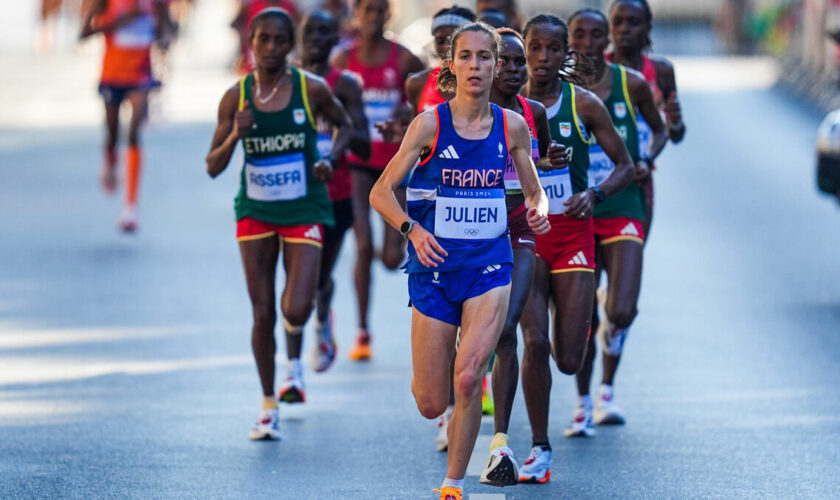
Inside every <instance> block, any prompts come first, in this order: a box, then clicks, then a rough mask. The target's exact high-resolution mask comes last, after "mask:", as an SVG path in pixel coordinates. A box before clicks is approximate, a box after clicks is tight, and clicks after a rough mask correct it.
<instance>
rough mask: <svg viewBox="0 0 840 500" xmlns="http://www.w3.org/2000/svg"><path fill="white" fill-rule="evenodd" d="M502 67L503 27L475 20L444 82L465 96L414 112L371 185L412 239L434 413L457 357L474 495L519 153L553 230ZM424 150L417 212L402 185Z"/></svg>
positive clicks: (456, 454)
mask: <svg viewBox="0 0 840 500" xmlns="http://www.w3.org/2000/svg"><path fill="white" fill-rule="evenodd" d="M498 67H499V35H498V34H497V33H495V32H494V31H493V29H492V28H490V27H488V26H487V25H485V24H482V23H470V24H467V25H465V26H463V27H461V28H459V29H458V30H457V31H455V33H454V34H453V36H452V46H451V48H450V53H449V58H448V59H447V61H446V62H445V63H444V66H443V70H442V71H441V74H440V76H439V77H438V85H439V86H440V87H441V88H442V89H444V90H451V89H452V88H453V87H454V89H455V97H454V98H453V99H452V100H451V101H449V102H447V103H443V104H440V105H438V106H437V107H435V108H434V109H430V110H427V111H425V112H423V113H421V114H420V115H419V116H417V117H416V118H415V119H414V121H413V122H412V123H411V125H410V126H409V129H408V132H407V133H406V136H405V139H404V140H403V142H402V145H401V146H400V150H399V152H398V153H397V154H396V155H395V156H394V158H393V159H392V160H391V161H390V162H389V164H388V166H387V168H386V169H385V171H384V172H383V174H382V177H381V178H380V179H379V181H378V182H377V183H376V185H375V186H374V188H373V190H372V191H371V195H370V203H371V206H372V207H373V208H374V209H376V210H377V211H378V212H379V213H380V214H382V216H383V217H384V218H385V220H386V221H387V222H388V223H389V224H391V225H392V226H393V227H395V228H399V229H400V231H401V232H402V234H403V235H404V236H405V237H406V238H408V239H409V240H410V244H409V246H408V252H409V261H408V264H407V265H406V268H407V272H408V274H409V278H408V289H409V296H410V297H411V303H412V321H411V343H412V361H413V363H412V364H413V377H412V384H411V385H412V391H413V393H414V399H415V401H416V402H417V407H418V409H419V410H420V413H421V414H422V415H423V416H424V417H426V418H430V419H431V418H437V417H438V416H439V415H440V414H441V413H443V411H444V410H445V409H446V405H447V403H448V401H449V384H450V366H451V363H454V386H455V411H454V412H453V415H452V421H451V423H450V427H449V454H448V457H447V460H448V469H447V475H446V480H445V481H444V483H443V485H442V487H441V489H440V492H441V499H457V500H460V499H461V498H462V488H463V478H464V474H465V472H466V468H467V463H468V462H469V458H470V454H471V453H472V450H473V447H474V446H475V439H476V437H477V435H478V428H479V425H480V423H481V380H482V376H483V372H484V370H485V367H486V366H487V362H488V361H489V359H490V354H491V353H492V352H493V350H494V349H495V347H496V344H497V343H498V339H499V335H500V333H501V330H502V327H503V325H504V320H505V316H506V314H507V308H508V301H509V299H510V275H511V264H512V262H513V252H512V251H511V245H510V239H509V237H508V230H507V210H506V207H505V189H504V181H503V178H504V171H505V166H506V163H507V157H508V154H510V155H511V156H512V157H513V161H514V166H515V168H516V171H517V174H518V176H519V180H520V183H521V187H522V191H523V193H524V195H525V199H526V201H527V203H528V206H529V207H531V208H530V209H529V210H528V215H527V220H528V224H529V226H530V227H531V228H532V229H533V230H534V232H535V233H538V234H542V233H545V232H547V231H548V230H549V229H550V226H549V224H548V220H547V218H546V214H547V211H548V200H547V199H546V197H545V193H544V192H543V190H542V188H541V187H540V185H539V181H538V180H537V174H536V169H535V167H534V164H533V161H532V160H531V136H530V133H529V131H528V126H527V125H526V123H525V120H524V119H523V118H522V117H521V116H520V115H519V114H517V113H516V112H514V111H509V110H504V109H502V108H499V107H498V106H496V105H493V104H490V103H489V96H490V88H491V85H492V82H493V76H494V74H495V72H496V71H497V70H498ZM418 157H420V162H419V163H418V166H417V168H416V170H415V171H414V173H413V174H412V176H411V179H410V180H409V184H408V190H407V200H408V203H407V205H408V206H407V208H408V213H406V212H405V211H403V209H402V208H401V207H400V204H399V202H398V201H397V198H396V197H395V196H394V192H395V190H396V189H397V188H398V187H399V184H400V181H401V180H402V179H403V178H404V177H405V176H406V175H407V174H408V173H409V171H410V170H411V168H412V167H413V166H414V164H415V162H416V160H417V158H418ZM459 326H460V327H461V336H460V345H459V347H458V350H457V353H456V351H455V337H456V332H457V330H458V327H459ZM495 451H496V453H495V454H494V455H493V456H492V457H491V460H496V461H500V462H505V463H506V464H507V466H509V467H512V468H513V469H514V470H513V471H512V472H513V474H514V475H516V474H517V471H516V470H515V467H516V465H515V463H514V462H513V461H512V460H510V459H509V456H508V455H510V449H508V448H499V449H497V450H495ZM496 469H497V470H498V471H500V472H501V471H503V470H504V469H505V467H496Z"/></svg>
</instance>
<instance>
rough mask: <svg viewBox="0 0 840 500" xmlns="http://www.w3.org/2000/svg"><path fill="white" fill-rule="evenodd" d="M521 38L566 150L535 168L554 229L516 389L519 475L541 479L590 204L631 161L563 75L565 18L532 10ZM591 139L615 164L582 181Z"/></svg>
mask: <svg viewBox="0 0 840 500" xmlns="http://www.w3.org/2000/svg"><path fill="white" fill-rule="evenodd" d="M525 43H526V54H527V62H528V72H529V80H528V85H527V87H526V88H525V91H524V92H523V93H524V94H526V95H528V96H529V97H530V98H532V99H536V100H538V101H540V102H541V103H542V104H543V105H545V106H546V114H547V116H548V124H549V132H550V134H551V138H552V140H553V141H555V142H557V143H558V144H560V145H562V146H564V147H565V148H566V150H567V151H569V153H570V154H569V156H570V158H569V167H568V168H564V169H554V170H550V171H541V172H540V182H541V183H542V186H543V189H545V191H546V194H547V195H548V197H549V204H550V208H549V220H550V221H551V225H552V229H551V231H550V232H549V233H548V234H546V235H538V236H537V255H538V256H539V257H540V258H539V259H537V261H536V272H535V274H534V285H533V286H532V288H531V295H530V297H529V298H528V302H527V304H526V306H525V311H524V313H523V315H522V332H523V337H524V339H525V351H524V356H523V360H522V390H523V393H524V394H525V404H526V407H527V409H528V418H529V420H530V423H531V433H532V440H533V442H532V448H531V452H530V455H529V456H528V459H527V460H526V461H525V463H524V464H523V466H522V469H521V471H520V478H519V479H520V481H523V482H536V483H545V482H547V481H549V480H550V478H551V471H550V466H551V445H550V443H549V440H548V408H549V401H550V394H551V367H550V365H549V356H550V355H551V354H553V356H554V360H555V362H556V363H557V367H558V368H559V369H560V371H561V372H563V373H566V374H569V375H571V374H574V373H576V372H577V371H578V370H579V369H580V367H581V365H582V363H583V357H584V351H585V348H586V339H587V336H588V335H589V327H590V325H589V322H590V318H591V316H592V297H593V295H594V291H595V288H594V287H595V285H594V281H593V278H592V273H593V268H594V265H595V241H594V229H593V223H592V212H593V208H594V206H595V204H597V203H600V202H602V201H603V200H605V199H606V198H607V197H609V196H612V195H615V194H616V193H618V192H620V191H621V190H622V189H623V188H624V187H625V186H627V184H628V183H629V182H631V180H632V168H633V164H632V160H631V159H630V155H629V153H628V152H627V150H626V148H625V147H624V144H623V143H622V141H621V137H619V135H618V133H617V131H616V130H615V128H614V127H613V125H612V122H611V120H610V117H609V114H608V113H607V110H606V109H605V108H604V105H603V104H602V103H601V101H600V100H599V99H598V98H597V96H595V95H593V94H591V93H590V92H587V91H586V90H584V89H582V88H580V87H578V86H576V85H574V84H573V83H571V82H570V81H568V80H570V79H572V80H574V78H573V77H571V76H570V75H569V70H570V68H571V67H573V66H574V67H576V68H578V69H579V68H580V67H581V65H582V63H581V60H580V58H579V57H578V54H576V53H574V52H570V51H569V45H568V43H569V42H568V28H567V26H566V23H564V22H563V20H561V19H560V18H558V17H556V16H553V15H539V16H536V17H534V18H532V19H530V20H529V21H528V23H527V24H526V25H525ZM596 139H597V140H598V141H599V142H600V143H601V144H602V145H603V148H604V150H605V151H607V152H608V154H609V157H610V158H611V159H613V160H614V163H615V164H616V169H615V171H614V172H613V173H612V175H610V176H608V177H607V178H605V179H604V180H603V181H602V182H600V183H598V185H595V186H592V187H591V188H587V169H588V167H589V148H590V144H591V143H593V142H594V141H595V140H596ZM552 308H553V309H554V318H553V322H552V323H553V325H552V328H551V329H550V330H549V314H548V311H549V309H552ZM549 331H550V332H551V333H550V334H549ZM552 346H553V352H552Z"/></svg>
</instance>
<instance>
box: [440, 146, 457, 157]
mask: <svg viewBox="0 0 840 500" xmlns="http://www.w3.org/2000/svg"><path fill="white" fill-rule="evenodd" d="M438 158H446V159H448V160H460V159H461V157H460V156H458V153H456V152H455V148H453V147H452V144H450V145H449V146H447V147H446V149H444V150H443V152H442V153H441V154H439V155H438Z"/></svg>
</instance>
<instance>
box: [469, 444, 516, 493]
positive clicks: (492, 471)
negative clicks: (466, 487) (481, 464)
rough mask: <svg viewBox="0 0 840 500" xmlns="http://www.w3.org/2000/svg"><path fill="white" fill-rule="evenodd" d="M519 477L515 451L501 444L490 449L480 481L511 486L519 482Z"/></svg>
mask: <svg viewBox="0 0 840 500" xmlns="http://www.w3.org/2000/svg"><path fill="white" fill-rule="evenodd" d="M518 478H519V467H518V466H517V465H516V460H515V459H514V458H513V451H512V450H511V449H510V448H508V447H507V446H500V447H498V448H495V449H493V450H490V459H489V460H488V461H487V468H485V469H484V472H482V473H481V477H480V478H479V479H478V482H479V483H483V484H490V485H493V486H511V485H514V484H516V483H517V482H519V481H518Z"/></svg>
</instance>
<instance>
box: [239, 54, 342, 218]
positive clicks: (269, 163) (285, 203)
mask: <svg viewBox="0 0 840 500" xmlns="http://www.w3.org/2000/svg"><path fill="white" fill-rule="evenodd" d="M289 69H290V70H291V76H292V96H291V98H290V100H289V104H288V106H286V107H285V108H284V109H282V110H280V111H275V112H264V111H260V110H259V109H257V108H256V106H254V104H253V99H252V96H251V86H252V83H253V80H254V75H253V73H251V74H249V75H248V76H246V77H245V78H243V79H242V80H240V82H239V109H240V110H242V109H244V105H245V101H246V100H247V101H248V103H249V107H250V109H251V112H252V113H253V114H254V120H255V125H256V126H255V127H254V128H253V129H251V130H249V131H248V133H247V134H246V135H245V137H243V138H242V146H243V148H244V150H245V164H244V166H243V167H242V174H241V177H240V187H239V193H238V194H237V195H236V198H235V200H234V209H235V211H236V220H241V219H243V218H245V217H249V218H253V219H257V220H260V221H263V222H268V223H271V224H278V225H283V226H297V225H304V224H327V225H333V224H334V220H333V209H332V204H331V203H330V200H329V197H328V196H327V185H326V184H325V183H323V182H321V181H319V180H318V179H316V178H315V176H314V175H313V174H312V167H313V165H315V163H316V162H317V161H318V159H319V158H320V157H319V155H318V130H317V128H316V125H315V119H314V117H313V116H312V111H311V109H310V107H309V100H308V98H307V95H306V79H305V78H306V77H305V75H304V72H303V71H300V70H298V69H297V68H293V67H290V68H289Z"/></svg>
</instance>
